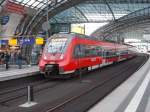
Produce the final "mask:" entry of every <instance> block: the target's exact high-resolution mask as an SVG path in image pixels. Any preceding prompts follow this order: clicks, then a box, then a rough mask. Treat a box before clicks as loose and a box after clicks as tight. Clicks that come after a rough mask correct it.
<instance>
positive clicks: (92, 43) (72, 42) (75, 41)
mask: <svg viewBox="0 0 150 112" xmlns="http://www.w3.org/2000/svg"><path fill="white" fill-rule="evenodd" d="M130 47H131V46H128V45H121V44H117V43H112V42H105V41H99V40H97V39H95V38H90V37H88V36H85V35H80V34H55V35H53V36H52V37H50V38H49V40H48V42H47V43H46V45H45V48H44V50H43V53H42V56H41V59H40V62H39V68H40V71H41V73H44V75H45V76H46V77H48V76H54V75H57V76H60V75H61V74H67V75H69V74H70V73H74V72H76V71H79V70H91V69H95V68H98V67H102V66H106V65H109V64H112V63H115V62H119V61H122V60H126V59H128V58H131V57H133V56H134V55H135V53H134V52H133V51H132V50H130Z"/></svg>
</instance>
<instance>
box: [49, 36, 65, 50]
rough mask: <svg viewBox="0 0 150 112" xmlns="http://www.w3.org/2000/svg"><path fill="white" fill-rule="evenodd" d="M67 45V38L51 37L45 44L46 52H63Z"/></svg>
mask: <svg viewBox="0 0 150 112" xmlns="http://www.w3.org/2000/svg"><path fill="white" fill-rule="evenodd" d="M66 46H67V38H65V37H64V38H54V39H53V38H52V39H51V40H50V42H49V43H48V45H47V52H48V53H64V51H65V49H66Z"/></svg>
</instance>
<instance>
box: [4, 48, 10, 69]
mask: <svg viewBox="0 0 150 112" xmlns="http://www.w3.org/2000/svg"><path fill="white" fill-rule="evenodd" d="M9 59H10V54H9V53H8V51H6V52H5V54H4V61H5V64H6V70H8V68H9Z"/></svg>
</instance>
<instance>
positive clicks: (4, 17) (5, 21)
mask: <svg viewBox="0 0 150 112" xmlns="http://www.w3.org/2000/svg"><path fill="white" fill-rule="evenodd" d="M8 21H9V16H2V17H0V22H1V25H6V24H7V23H8Z"/></svg>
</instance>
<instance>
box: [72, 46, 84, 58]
mask: <svg viewBox="0 0 150 112" xmlns="http://www.w3.org/2000/svg"><path fill="white" fill-rule="evenodd" d="M73 57H74V58H81V57H85V47H84V45H77V46H76V47H75V48H74V53H73Z"/></svg>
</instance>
